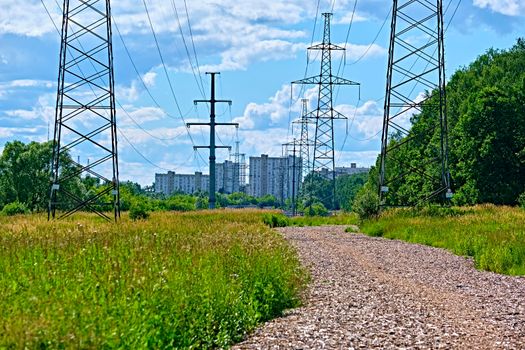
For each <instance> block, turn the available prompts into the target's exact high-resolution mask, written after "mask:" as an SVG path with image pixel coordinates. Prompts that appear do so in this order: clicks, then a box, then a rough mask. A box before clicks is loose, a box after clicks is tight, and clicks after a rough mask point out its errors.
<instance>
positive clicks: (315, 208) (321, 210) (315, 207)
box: [304, 202, 330, 216]
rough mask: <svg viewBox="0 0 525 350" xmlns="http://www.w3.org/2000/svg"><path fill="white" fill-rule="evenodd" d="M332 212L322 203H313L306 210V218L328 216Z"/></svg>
mask: <svg viewBox="0 0 525 350" xmlns="http://www.w3.org/2000/svg"><path fill="white" fill-rule="evenodd" d="M329 213H330V212H329V211H328V209H326V207H325V206H324V205H323V203H321V202H317V203H313V204H312V205H310V206H309V207H308V208H306V209H305V210H304V215H306V216H328V214H329Z"/></svg>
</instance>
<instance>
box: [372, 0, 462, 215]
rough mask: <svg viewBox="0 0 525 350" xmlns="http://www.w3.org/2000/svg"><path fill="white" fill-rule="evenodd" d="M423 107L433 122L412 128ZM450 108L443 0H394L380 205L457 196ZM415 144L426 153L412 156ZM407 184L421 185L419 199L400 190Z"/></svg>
mask: <svg viewBox="0 0 525 350" xmlns="http://www.w3.org/2000/svg"><path fill="white" fill-rule="evenodd" d="M414 38H417V39H414ZM423 106H425V116H424V118H427V119H428V121H429V123H428V124H429V127H428V128H423V127H419V128H417V129H415V128H411V125H410V124H411V122H412V120H413V118H418V114H420V113H421V112H422V111H423ZM446 107H447V100H446V90H445V46H444V28H443V4H442V0H433V1H430V0H425V1H413V0H394V5H393V12H392V27H391V35H390V49H389V58H388V72H387V86H386V96H385V107H384V120H383V135H382V146H381V164H380V178H379V195H380V199H381V202H380V203H381V206H412V205H416V204H419V203H421V202H425V201H429V200H437V199H439V200H442V199H445V198H451V197H452V192H451V190H450V174H449V170H448V135H447V134H448V131H447V108H446ZM427 119H425V120H427ZM433 138H437V139H438V140H439V141H438V142H437V143H438V147H432V146H431V145H432V144H433V143H431V140H432V139H433ZM410 145H412V146H417V145H419V147H425V148H426V149H425V151H424V152H425V154H411V155H410V157H407V156H406V154H405V153H406V152H405V150H407V149H408V147H410ZM401 156H404V160H403V159H401ZM422 159H430V161H423V160H422ZM408 183H410V184H411V185H412V186H415V187H417V188H419V195H417V196H416V197H417V198H414V196H413V195H412V196H411V197H410V196H409V195H407V194H406V193H402V191H400V189H401V188H402V186H403V185H404V184H408Z"/></svg>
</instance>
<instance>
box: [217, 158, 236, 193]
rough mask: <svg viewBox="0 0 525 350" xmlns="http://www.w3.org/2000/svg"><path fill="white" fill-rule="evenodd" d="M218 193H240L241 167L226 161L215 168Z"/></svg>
mask: <svg viewBox="0 0 525 350" xmlns="http://www.w3.org/2000/svg"><path fill="white" fill-rule="evenodd" d="M215 180H216V181H215V187H216V188H217V192H221V193H235V192H239V191H240V165H239V163H234V162H231V161H229V160H226V161H225V162H224V163H219V164H217V165H216V167H215Z"/></svg>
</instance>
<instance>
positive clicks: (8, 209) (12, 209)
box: [2, 201, 29, 216]
mask: <svg viewBox="0 0 525 350" xmlns="http://www.w3.org/2000/svg"><path fill="white" fill-rule="evenodd" d="M28 212H29V209H27V207H26V205H25V204H24V203H21V202H19V201H16V202H12V203H9V204H6V205H5V206H4V209H2V214H4V215H7V216H13V215H19V214H27V213H28Z"/></svg>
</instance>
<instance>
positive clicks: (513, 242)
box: [361, 205, 525, 275]
mask: <svg viewBox="0 0 525 350" xmlns="http://www.w3.org/2000/svg"><path fill="white" fill-rule="evenodd" d="M361 230H362V232H364V233H365V234H368V235H370V236H375V237H384V238H389V239H400V240H404V241H407V242H412V243H420V244H425V245H429V246H433V247H437V248H445V249H447V250H449V251H451V252H452V253H454V254H457V255H462V256H470V257H473V258H474V262H475V265H476V267H477V268H478V269H482V270H487V271H493V272H497V273H502V274H508V275H525V210H523V209H521V208H517V207H503V206H500V207H497V206H494V205H482V206H476V207H471V208H438V207H427V208H423V209H394V210H389V211H386V212H384V213H382V214H381V215H380V217H379V218H377V219H372V220H366V221H364V222H363V224H362V226H361Z"/></svg>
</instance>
